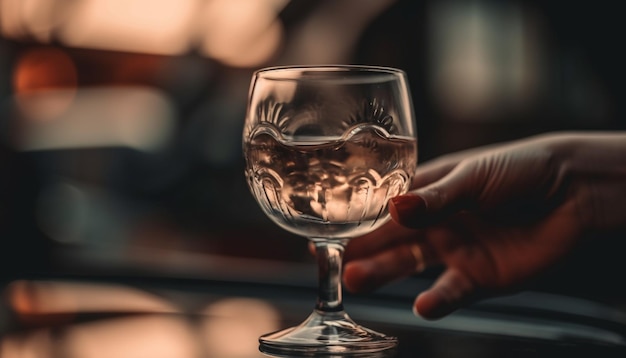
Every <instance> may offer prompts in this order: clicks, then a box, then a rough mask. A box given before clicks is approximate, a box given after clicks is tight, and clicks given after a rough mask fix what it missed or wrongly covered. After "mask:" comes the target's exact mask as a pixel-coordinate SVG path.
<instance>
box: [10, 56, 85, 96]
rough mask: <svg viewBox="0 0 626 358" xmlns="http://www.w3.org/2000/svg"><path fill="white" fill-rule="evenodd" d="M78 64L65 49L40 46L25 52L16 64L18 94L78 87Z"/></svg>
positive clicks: (14, 80)
mask: <svg viewBox="0 0 626 358" xmlns="http://www.w3.org/2000/svg"><path fill="white" fill-rule="evenodd" d="M76 85H77V74H76V66H75V65H74V62H73V61H72V59H71V58H70V57H69V56H68V55H67V54H66V53H65V52H63V51H61V50H59V49H56V48H52V47H39V48H35V49H32V50H30V51H28V52H26V53H24V54H23V55H22V56H21V57H20V58H19V59H18V60H17V63H16V65H15V69H14V72H13V88H14V91H15V92H16V93H17V94H31V93H34V92H39V91H45V90H50V89H59V88H63V89H71V88H76Z"/></svg>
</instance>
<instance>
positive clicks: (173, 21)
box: [60, 0, 197, 55]
mask: <svg viewBox="0 0 626 358" xmlns="http://www.w3.org/2000/svg"><path fill="white" fill-rule="evenodd" d="M196 1H197V0H108V1H102V0H83V1H80V2H78V3H77V5H76V6H75V8H74V9H73V12H72V16H71V17H70V18H69V19H68V21H67V23H66V24H65V25H64V26H62V27H61V28H60V38H61V41H63V42H64V43H66V44H67V45H69V46H75V47H86V48H96V49H107V50H116V51H127V52H144V53H153V54H162V55H176V54H181V53H184V52H185V51H187V50H188V49H189V47H190V42H191V36H190V34H191V31H192V25H193V24H192V22H191V21H190V19H191V18H192V16H193V15H194V13H195V11H196V8H197V4H196Z"/></svg>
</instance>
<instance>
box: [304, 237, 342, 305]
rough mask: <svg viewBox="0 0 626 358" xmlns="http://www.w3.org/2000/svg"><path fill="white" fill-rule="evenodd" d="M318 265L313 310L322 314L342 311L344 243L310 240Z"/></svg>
mask: <svg viewBox="0 0 626 358" xmlns="http://www.w3.org/2000/svg"><path fill="white" fill-rule="evenodd" d="M312 241H313V242H314V243H315V251H316V258H317V265H318V281H319V282H318V289H317V290H318V293H317V304H316V306H315V308H316V309H317V310H318V311H322V312H341V311H343V301H342V297H341V271H342V265H343V252H344V248H345V244H346V242H345V241H332V242H329V241H327V240H312Z"/></svg>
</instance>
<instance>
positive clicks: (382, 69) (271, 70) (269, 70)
mask: <svg viewBox="0 0 626 358" xmlns="http://www.w3.org/2000/svg"><path fill="white" fill-rule="evenodd" d="M305 71H306V72H329V73H348V72H357V73H370V74H371V75H391V76H400V77H405V76H406V72H405V71H404V70H402V69H399V68H395V67H388V66H377V65H357V64H349V65H346V64H324V65H282V66H270V67H264V68H261V69H258V70H256V71H254V73H253V76H254V77H255V78H264V79H267V80H276V81H280V80H282V81H298V80H302V79H303V78H302V77H292V76H286V75H275V74H279V73H282V74H287V73H302V72H305ZM273 74H274V75H273Z"/></svg>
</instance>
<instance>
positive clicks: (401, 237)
mask: <svg viewBox="0 0 626 358" xmlns="http://www.w3.org/2000/svg"><path fill="white" fill-rule="evenodd" d="M411 188H412V191H411V192H409V193H408V194H406V195H403V196H399V197H396V198H393V199H391V200H390V204H389V211H390V213H391V217H392V219H393V220H391V221H390V222H388V223H387V224H385V226H383V227H382V228H380V229H379V230H377V231H375V232H372V233H370V234H368V235H365V236H363V237H359V238H355V239H352V240H351V241H350V242H349V244H348V246H347V248H346V253H345V262H346V264H345V267H344V273H343V280H344V285H345V287H346V288H347V289H348V290H350V291H352V292H362V291H368V290H372V289H375V288H377V287H379V286H381V285H383V284H385V283H388V282H390V281H392V280H397V279H400V278H403V277H406V276H409V275H411V274H415V273H418V272H419V271H421V270H423V269H424V268H425V267H429V266H439V265H441V266H442V267H443V268H444V270H443V272H442V274H441V275H440V276H439V277H438V278H437V279H436V280H435V282H434V283H433V285H432V286H431V287H430V288H429V289H427V290H425V291H423V292H422V293H420V294H419V295H418V296H417V298H416V300H415V302H414V306H413V311H414V312H415V313H416V314H418V315H420V316H422V317H423V318H426V319H437V318H441V317H443V316H445V315H447V314H449V313H451V312H452V311H454V310H456V309H458V308H460V307H463V306H465V305H468V304H470V303H472V302H475V301H477V300H480V299H483V298H487V297H490V296H495V295H500V294H506V293H512V292H515V291H517V290H520V289H522V288H523V287H524V285H526V284H528V283H529V282H531V281H532V279H533V278H536V277H538V276H540V275H541V273H542V272H544V271H545V270H547V269H548V268H550V267H551V266H553V265H555V264H556V263H557V262H558V261H559V260H561V259H562V258H563V257H565V256H567V254H568V253H570V252H571V251H572V250H573V248H575V247H576V246H577V245H580V244H581V243H582V242H585V240H591V237H592V236H594V235H590V233H602V232H612V231H615V230H617V231H618V232H622V230H624V229H625V228H626V133H625V132H602V133H600V132H598V133H557V134H544V135H539V136H536V137H531V138H527V139H523V140H520V141H515V142H510V143H506V144H502V145H493V146H489V147H484V148H479V149H472V150H469V151H464V152H460V153H456V154H449V155H446V156H443V157H441V158H439V159H437V160H433V161H431V162H429V163H426V164H424V165H420V166H419V167H418V169H417V171H416V173H415V176H414V179H413V182H412V186H411ZM624 231H625V232H626V230H624ZM625 238H626V236H625ZM594 244H595V243H594ZM597 244H598V245H601V242H598V243H597Z"/></svg>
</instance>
